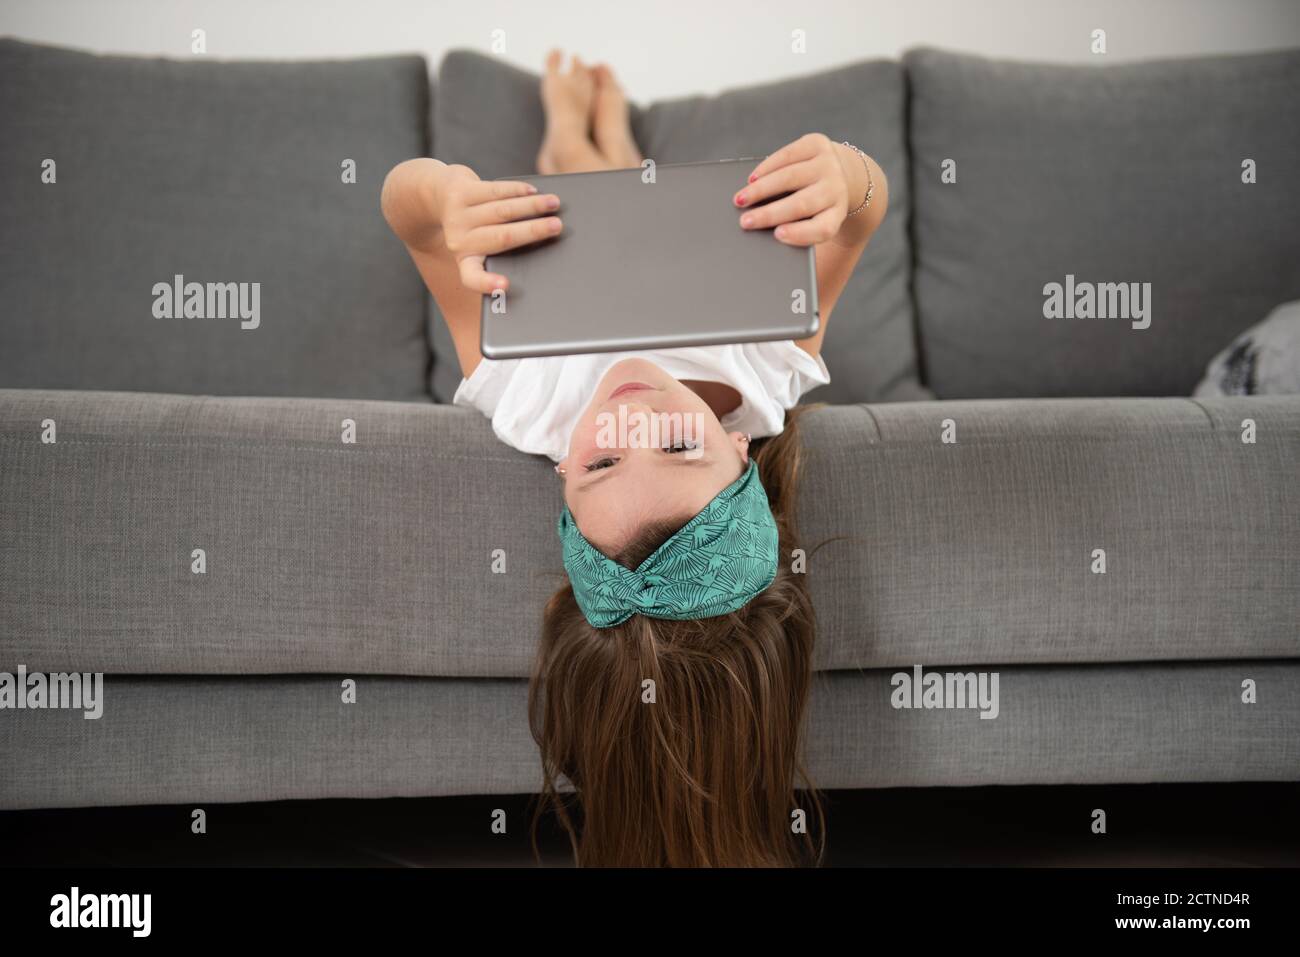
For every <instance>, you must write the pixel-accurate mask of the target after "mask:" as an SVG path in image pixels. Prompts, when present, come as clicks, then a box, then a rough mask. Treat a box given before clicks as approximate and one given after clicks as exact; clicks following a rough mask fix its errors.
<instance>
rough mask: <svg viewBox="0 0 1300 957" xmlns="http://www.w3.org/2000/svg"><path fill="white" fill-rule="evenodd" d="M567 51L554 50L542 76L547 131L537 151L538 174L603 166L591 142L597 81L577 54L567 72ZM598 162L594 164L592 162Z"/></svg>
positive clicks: (548, 57)
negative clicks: (564, 64)
mask: <svg viewBox="0 0 1300 957" xmlns="http://www.w3.org/2000/svg"><path fill="white" fill-rule="evenodd" d="M563 63H564V54H563V53H561V52H560V51H559V50H552V51H551V52H550V53H549V54H547V57H546V72H545V73H544V74H543V75H542V109H543V111H544V112H545V113H546V133H545V135H544V137H543V138H542V148H541V150H540V151H539V152H538V154H537V171H538V172H539V173H571V172H577V170H578V168H579V167H582V168H589V169H601V168H604V167H603V166H602V165H601V164H600V157H599V156H598V155H596V150H595V147H594V146H593V144H592V141H591V115H592V109H593V106H594V101H595V94H596V81H595V78H594V77H593V76H592V71H591V68H590V67H588V66H587V65H586V64H584V63H583V62H582V60H581V59H579V58H578V57H577V56H575V57H574V58H573V60H572V62H571V63H570V65H569V69H568V71H567V72H566V71H564V70H562V69H561V67H562V66H563ZM593 164H595V165H593Z"/></svg>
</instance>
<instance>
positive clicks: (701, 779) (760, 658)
mask: <svg viewBox="0 0 1300 957" xmlns="http://www.w3.org/2000/svg"><path fill="white" fill-rule="evenodd" d="M542 100H543V105H544V107H545V110H546V118H547V130H546V136H545V139H544V141H543V143H542V148H541V150H540V152H539V154H538V167H539V169H540V171H542V172H544V173H566V172H581V171H588V170H599V169H620V168H625V167H631V166H637V165H639V164H640V163H641V159H642V158H641V154H640V152H639V151H638V150H637V147H636V144H635V141H634V140H633V137H632V134H631V130H630V127H629V124H628V113H627V101H626V98H625V97H624V96H623V94H622V91H621V90H620V89H619V87H618V84H617V83H616V81H615V80H614V77H613V75H612V73H611V72H610V71H609V69H608V68H607V67H605V66H603V65H602V66H597V67H594V68H588V67H587V66H585V65H584V64H582V63H581V61H579V60H578V59H577V58H576V57H575V58H574V60H573V63H572V65H571V67H570V69H569V70H568V71H564V70H562V69H561V56H560V54H559V53H558V52H552V54H551V55H550V57H549V58H548V61H547V69H546V74H545V76H544V78H543V80H542ZM785 193H788V194H790V195H788V196H786V197H785V198H783V199H780V200H777V201H775V202H771V203H768V204H767V205H764V206H762V207H761V208H759V209H756V210H752V211H747V210H748V207H751V206H753V205H754V204H755V203H756V202H758V201H760V200H763V199H767V198H769V197H772V196H776V195H780V194H785ZM562 199H563V197H562V196H557V195H554V194H539V193H538V191H537V190H536V188H534V187H533V186H531V185H529V184H525V183H520V182H482V181H480V180H479V178H478V176H477V175H475V173H474V172H473V170H471V169H469V168H468V167H465V166H449V165H447V164H444V163H442V162H440V161H439V160H436V159H427V158H426V159H414V160H408V161H407V162H405V163H402V164H400V165H399V166H397V167H396V168H395V169H393V171H392V172H391V173H390V174H389V175H388V178H387V180H386V181H385V183H384V188H383V197H382V203H383V210H384V215H385V217H386V218H387V220H388V222H389V224H390V225H391V227H392V228H393V231H394V232H395V233H396V234H397V235H398V237H399V238H401V239H402V241H403V242H404V243H405V244H406V247H407V249H408V250H409V252H410V254H411V257H412V259H413V260H414V262H415V265H416V267H417V268H418V269H419V271H420V274H421V275H422V276H423V277H424V280H425V283H426V284H427V285H428V287H429V290H430V291H431V292H432V293H433V296H434V298H435V299H436V300H437V302H438V306H439V308H440V310H441V312H442V314H443V317H444V319H445V320H446V322H447V325H448V327H449V329H450V331H451V335H452V338H453V341H454V343H455V347H456V353H457V357H458V359H459V361H460V366H461V372H462V374H463V376H464V379H463V381H462V382H461V385H460V388H459V389H458V390H457V392H456V396H455V399H454V401H455V403H456V404H458V405H465V406H469V407H472V408H476V409H479V410H480V411H482V412H483V414H485V415H487V416H489V417H490V418H491V420H492V424H493V428H494V430H495V432H496V434H497V436H498V437H499V438H501V439H502V441H504V442H507V443H509V444H510V445H512V446H514V447H515V448H517V449H520V450H521V451H524V452H530V453H537V454H544V455H547V456H548V457H549V458H551V459H552V460H553V461H554V462H555V463H556V464H555V471H556V473H557V475H558V476H559V481H560V482H561V483H562V494H563V505H562V508H561V514H560V519H559V523H558V530H559V537H560V543H561V552H562V555H563V559H564V565H565V569H566V571H567V572H568V577H569V580H570V584H569V585H568V586H566V587H565V588H563V589H561V590H560V591H559V592H557V593H556V594H555V595H554V596H553V597H552V599H551V600H550V602H549V603H548V604H547V607H546V609H545V611H544V613H543V620H542V640H541V643H540V646H539V649H538V655H537V660H536V663H535V666H534V670H533V676H532V683H531V687H530V692H529V717H530V724H531V726H532V732H533V736H534V737H535V739H536V740H537V743H538V746H539V748H540V751H541V757H542V762H543V769H544V783H543V801H542V806H543V807H544V806H546V805H547V804H550V805H552V806H554V807H555V809H556V812H557V814H558V816H559V819H560V821H561V822H562V824H563V825H564V827H565V829H566V831H567V832H568V834H569V837H570V840H571V842H572V844H573V849H574V854H575V857H576V860H577V863H578V864H579V865H584V866H593V865H617V866H641V865H647V866H661V865H666V866H683V865H684V866H700V865H704V866H746V865H760V866H761V865H793V864H797V863H801V862H806V861H812V860H815V859H816V858H817V857H818V856H819V854H820V850H819V848H818V847H817V845H816V842H814V841H813V840H812V839H811V831H812V826H813V825H814V824H815V825H816V826H817V827H818V829H820V822H821V814H820V805H819V802H818V799H817V795H816V792H815V790H813V788H812V785H811V782H810V781H809V780H808V777H807V775H806V773H805V772H804V769H803V766H802V762H801V757H800V754H801V728H802V722H803V715H804V707H805V702H806V698H807V694H808V690H809V685H810V680H811V675H812V647H813V634H814V616H813V608H812V604H811V601H810V600H809V596H808V588H807V584H806V580H805V576H804V575H803V574H802V573H801V572H800V573H796V572H795V571H793V570H792V567H791V565H792V553H793V552H794V551H795V549H797V548H798V547H799V541H798V538H797V534H796V528H795V524H794V517H795V502H796V500H795V492H796V482H797V478H798V471H799V459H800V448H799V444H798V440H797V435H796V431H797V429H796V424H797V421H798V412H799V410H796V409H794V406H796V404H797V403H798V401H799V399H800V397H801V396H802V395H803V393H804V392H806V391H808V390H809V389H811V388H813V387H814V386H816V385H819V384H822V383H826V382H829V381H830V376H829V374H828V372H827V370H826V365H825V363H824V362H823V361H822V359H821V355H820V352H821V344H822V338H823V336H824V335H825V333H826V328H827V325H828V323H829V320H830V315H831V311H832V309H833V308H834V306H835V301H836V299H837V298H838V297H839V295H840V292H841V291H842V290H843V288H844V285H845V283H846V282H847V281H848V279H849V276H850V275H851V273H852V271H853V267H854V265H855V263H856V262H857V260H858V257H859V255H861V253H862V250H863V249H864V248H865V246H866V244H867V241H868V240H869V239H870V237H871V235H872V233H873V232H874V231H875V230H876V227H877V226H879V224H880V221H881V219H882V218H883V217H884V213H885V208H886V206H887V203H888V185H887V182H886V179H885V174H884V172H883V171H882V170H881V169H880V167H879V166H878V165H876V163H875V162H874V161H873V160H872V159H871V158H870V157H868V156H867V155H866V154H865V153H862V152H861V151H859V150H857V149H856V148H855V147H851V146H848V145H846V144H839V143H835V142H832V141H831V140H830V139H829V138H828V137H826V136H824V135H822V134H820V133H810V134H808V135H805V136H802V137H800V138H799V139H797V140H795V141H794V142H792V143H789V144H788V145H786V146H783V147H781V148H780V149H778V150H776V151H775V152H773V153H772V154H771V155H769V156H767V157H766V158H765V159H764V160H763V161H762V162H760V163H757V164H756V165H755V168H754V170H753V172H752V173H751V175H750V176H749V177H748V181H747V182H745V183H738V184H737V189H736V192H735V194H734V195H733V196H732V197H731V202H732V203H733V205H734V206H735V208H736V210H737V227H736V228H737V229H757V230H767V231H771V232H772V235H773V237H774V238H773V241H774V242H783V243H787V244H790V245H794V246H808V245H813V246H815V257H816V272H817V298H818V302H819V304H820V309H821V325H820V328H819V331H818V332H817V334H816V335H814V336H812V337H810V338H808V339H804V340H799V341H786V342H767V343H758V344H746V345H727V346H710V347H703V348H683V349H660V350H649V351H643V352H638V353H605V354H599V355H581V356H563V357H553V358H538V359H513V360H503V361H493V360H490V359H484V358H483V357H482V356H481V355H480V354H479V348H478V345H479V307H480V297H481V296H483V295H485V294H490V293H492V292H493V291H494V290H498V289H501V290H508V289H509V282H510V281H509V277H507V276H502V275H496V274H490V273H488V272H486V271H485V269H484V259H485V257H486V256H488V255H493V254H496V253H500V252H504V251H506V250H509V249H514V248H516V247H519V246H522V245H526V244H528V243H532V242H535V241H537V240H540V239H544V238H547V237H552V236H555V235H557V234H560V233H561V232H562V230H563V222H562V215H561V211H562V206H561V203H562ZM689 241H690V237H689V236H683V242H689ZM601 280H602V277H600V276H593V277H592V280H591V281H592V282H600V281H601ZM629 413H631V414H632V416H635V415H637V414H639V415H641V416H643V417H645V418H651V417H660V419H661V420H662V419H665V418H668V419H669V420H672V421H682V420H683V419H685V418H687V417H689V420H691V421H696V422H701V423H702V424H703V427H702V429H698V430H696V433H697V434H694V435H691V436H690V437H689V440H683V439H682V437H681V435H680V434H677V435H667V436H666V437H664V438H663V439H662V440H661V442H660V443H659V444H656V445H653V446H651V445H648V444H647V443H645V442H643V441H642V442H638V441H630V440H621V441H619V442H611V440H610V433H609V430H608V429H607V428H605V425H606V424H607V423H608V422H609V421H610V420H611V418H610V417H617V416H618V415H623V416H624V417H625V419H626V417H628V415H629ZM673 416H676V417H677V418H676V419H672V418H671V417H673ZM628 434H632V432H629V433H628ZM639 434H641V435H644V434H645V433H644V432H642V433H639ZM767 437H770V438H767ZM759 440H763V441H759ZM801 571H802V570H801ZM561 778H563V779H567V782H568V784H569V785H570V786H571V788H572V795H571V796H570V795H568V794H563V793H562V792H561V788H560V785H561ZM799 785H802V786H803V788H804V790H805V793H806V794H807V796H808V800H809V803H810V804H811V805H812V807H803V806H801V805H800V804H799V799H798V795H797V793H796V787H797V786H799ZM571 809H572V810H574V811H576V812H577V813H576V814H575V813H571ZM540 811H541V807H539V814H540ZM800 812H802V813H800Z"/></svg>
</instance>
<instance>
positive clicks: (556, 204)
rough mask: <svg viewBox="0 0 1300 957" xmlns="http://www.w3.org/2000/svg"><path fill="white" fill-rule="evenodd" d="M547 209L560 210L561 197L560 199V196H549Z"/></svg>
mask: <svg viewBox="0 0 1300 957" xmlns="http://www.w3.org/2000/svg"><path fill="white" fill-rule="evenodd" d="M546 208H547V209H559V208H560V197H558V196H547V197H546Z"/></svg>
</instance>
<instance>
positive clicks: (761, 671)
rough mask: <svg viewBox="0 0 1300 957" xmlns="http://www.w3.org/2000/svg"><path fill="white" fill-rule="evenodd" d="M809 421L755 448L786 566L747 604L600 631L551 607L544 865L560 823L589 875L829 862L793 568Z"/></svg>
mask: <svg viewBox="0 0 1300 957" xmlns="http://www.w3.org/2000/svg"><path fill="white" fill-rule="evenodd" d="M809 408H811V406H801V407H799V408H796V409H792V410H790V411H789V412H787V413H786V424H785V429H784V430H783V431H782V432H781V434H780V435H777V436H775V437H773V438H770V439H764V440H761V441H756V442H754V443H753V448H751V454H752V455H753V456H754V460H755V461H756V462H757V464H758V470H759V477H760V478H761V479H762V481H763V487H764V488H765V490H766V491H767V495H768V500H769V502H770V504H771V506H772V514H773V516H774V517H775V519H776V525H777V530H778V533H779V540H780V552H781V559H780V566H779V568H778V570H777V576H776V579H775V580H774V581H773V582H772V584H771V585H770V586H768V588H767V589H766V590H765V591H763V592H762V593H761V594H760V595H758V596H757V597H756V598H754V599H753V600H752V601H751V602H749V604H747V605H745V606H744V607H743V608H741V609H739V610H738V611H735V612H732V613H730V614H728V615H723V616H719V617H716V618H706V619H701V620H696V621H667V620H663V619H656V618H646V617H644V616H642V615H633V616H632V617H631V618H629V619H628V620H627V621H625V622H623V623H622V624H621V625H617V626H615V627H613V628H604V629H598V628H594V627H593V626H592V625H591V624H589V623H588V622H587V620H586V619H585V618H584V617H583V615H582V612H581V610H580V609H579V608H578V604H577V601H576V600H575V599H574V596H573V589H572V588H571V587H569V586H568V585H566V586H565V587H563V588H562V589H560V590H559V591H558V592H556V594H555V595H554V596H553V597H552V598H551V600H550V601H549V602H548V603H547V605H546V610H545V612H544V613H543V623H542V639H541V642H540V645H539V648H538V653H537V658H536V660H535V663H534V666H533V674H532V681H531V683H530V686H529V691H528V720H529V726H530V728H531V730H532V734H533V738H534V740H536V742H537V744H538V747H539V748H540V750H541V757H542V769H543V784H542V792H541V797H540V800H539V801H538V804H537V809H536V813H535V815H534V817H533V848H534V853H536V849H537V844H536V833H537V825H538V822H539V820H540V819H541V817H542V815H543V814H544V812H545V811H546V810H547V809H548V808H553V809H554V810H555V813H556V817H557V818H558V820H559V822H560V824H561V825H562V826H563V828H564V830H565V832H566V834H567V835H568V838H569V841H570V844H571V845H572V847H573V853H574V857H575V860H576V862H577V864H578V865H579V866H586V867H593V866H595V867H599V866H621V867H638V866H643V867H655V866H674V867H676V866H723V867H744V866H797V865H800V864H811V863H815V862H817V861H819V860H820V859H821V856H822V853H823V850H824V840H825V836H824V821H823V813H822V804H821V798H820V796H819V795H818V793H817V791H816V789H815V788H814V787H813V784H812V781H811V779H810V778H809V777H808V774H807V772H806V770H805V768H804V765H803V759H802V749H803V717H804V709H805V705H806V703H807V698H808V692H809V689H810V685H811V679H812V651H813V637H814V633H815V630H816V620H815V617H814V614H813V606H812V600H811V598H810V597H809V592H808V584H807V576H806V575H805V574H803V572H802V569H801V570H800V571H799V572H795V571H793V570H792V568H791V564H792V553H793V552H794V550H795V549H797V548H799V547H800V543H799V540H798V535H797V531H796V528H795V504H796V498H795V495H796V488H797V484H798V479H799V472H800V467H801V462H802V458H803V453H802V449H801V447H800V444H799V439H798V419H799V416H800V415H801V414H802V413H803V412H805V411H806V410H807V409H809ZM678 524H680V523H676V524H674V523H669V524H667V525H662V524H654V523H652V524H651V526H650V527H648V528H644V529H642V530H641V534H639V535H637V536H635V540H634V541H632V542H631V543H629V544H628V546H627V547H625V548H624V549H623V550H622V551H621V552H620V553H619V554H618V555H612V556H610V557H611V558H614V559H615V560H617V561H619V562H621V563H622V564H624V565H626V566H627V567H629V568H635V567H637V566H638V565H640V563H641V562H642V561H644V560H645V558H646V557H647V556H648V555H649V554H650V553H651V552H652V551H654V549H655V548H657V547H658V545H659V544H661V543H662V542H663V541H664V540H666V539H667V538H668V537H669V536H670V535H671V534H672V533H673V532H674V531H676V529H677V526H678ZM648 681H652V682H653V686H652V689H651V686H649V685H647V682H648ZM651 695H653V697H652V696H651ZM562 778H563V779H566V780H567V783H568V785H569V786H570V788H571V789H563V790H562V787H563V785H562V781H561V779H562ZM796 787H799V788H802V789H803V791H804V794H805V798H804V801H803V803H800V799H799V797H798V795H797V793H796ZM800 811H801V812H803V813H802V814H801V815H800V814H797V813H796V812H800ZM796 822H799V823H802V825H803V827H802V828H796V827H795V826H794V825H795V823H796ZM814 831H815V832H816V834H817V837H816V839H814Z"/></svg>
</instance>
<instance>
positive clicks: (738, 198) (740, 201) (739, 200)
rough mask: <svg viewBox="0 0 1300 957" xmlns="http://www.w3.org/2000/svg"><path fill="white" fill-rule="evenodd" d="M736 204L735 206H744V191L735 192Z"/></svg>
mask: <svg viewBox="0 0 1300 957" xmlns="http://www.w3.org/2000/svg"><path fill="white" fill-rule="evenodd" d="M736 205H737V206H744V205H745V194H744V193H737V194H736Z"/></svg>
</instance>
